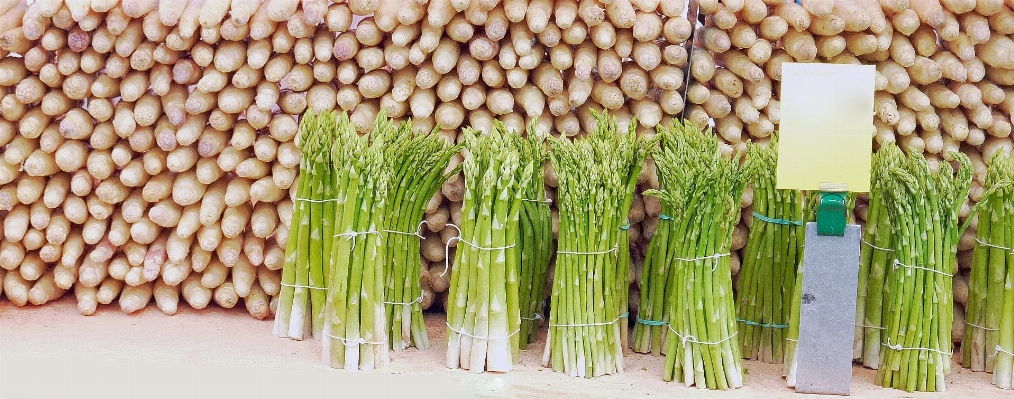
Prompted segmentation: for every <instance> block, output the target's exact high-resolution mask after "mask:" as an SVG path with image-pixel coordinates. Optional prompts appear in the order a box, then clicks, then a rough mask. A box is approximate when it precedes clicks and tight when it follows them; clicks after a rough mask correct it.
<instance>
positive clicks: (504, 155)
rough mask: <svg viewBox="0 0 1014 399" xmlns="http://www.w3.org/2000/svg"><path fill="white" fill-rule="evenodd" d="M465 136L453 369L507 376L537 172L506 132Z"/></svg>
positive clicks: (451, 332) (450, 350) (451, 310)
mask: <svg viewBox="0 0 1014 399" xmlns="http://www.w3.org/2000/svg"><path fill="white" fill-rule="evenodd" d="M478 134H479V133H478V132H476V131H475V130H472V129H465V131H464V140H463V144H464V147H465V150H466V154H465V160H464V162H463V164H462V165H463V167H464V173H465V197H464V201H463V203H462V207H461V214H462V218H461V219H462V226H461V227H460V236H459V237H458V247H457V248H458V250H457V251H456V254H455V267H454V273H453V274H452V275H451V286H450V291H449V292H448V295H449V298H448V304H447V367H449V368H459V367H460V368H463V369H468V370H470V371H471V372H473V373H481V372H483V371H484V370H489V371H501V372H507V371H510V370H511V369H513V367H514V364H515V363H516V362H517V359H518V353H519V352H520V350H519V337H518V333H519V329H520V328H521V308H520V303H519V298H518V288H519V287H518V269H519V265H518V263H519V261H520V253H519V252H520V248H519V247H518V245H517V239H518V237H519V227H518V225H519V222H520V214H521V202H522V201H521V199H522V198H523V197H522V194H523V192H524V187H525V186H526V185H527V184H528V180H529V179H531V176H532V173H533V170H534V167H533V165H532V164H522V162H521V155H520V153H519V148H520V142H521V141H522V138H521V137H520V135H519V134H518V133H517V132H506V131H505V129H498V130H494V131H493V132H491V133H490V134H483V135H478Z"/></svg>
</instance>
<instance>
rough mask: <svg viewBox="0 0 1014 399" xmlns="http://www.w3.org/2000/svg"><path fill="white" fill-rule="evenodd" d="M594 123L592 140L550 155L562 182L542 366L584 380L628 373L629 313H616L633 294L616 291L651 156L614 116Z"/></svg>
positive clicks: (570, 143) (561, 145) (565, 144)
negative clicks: (631, 214)
mask: <svg viewBox="0 0 1014 399" xmlns="http://www.w3.org/2000/svg"><path fill="white" fill-rule="evenodd" d="M595 119H596V128H595V130H592V131H589V132H588V133H587V135H586V136H583V137H579V138H577V139H574V140H571V139H568V138H559V139H553V140H550V145H551V150H550V152H549V158H550V160H551V161H552V165H553V170H554V171H555V173H556V177H557V179H558V181H559V184H560V186H559V187H560V189H559V195H558V197H557V199H556V202H557V206H558V207H559V210H560V222H559V231H560V234H559V241H558V244H557V251H556V268H555V275H554V278H553V289H552V298H551V301H550V302H551V303H550V306H549V309H550V310H549V337H548V338H547V340H546V349H545V352H544V355H543V361H542V363H543V366H544V367H552V368H553V371H556V372H564V373H566V374H567V375H569V376H573V377H585V378H591V377H596V376H601V375H605V374H614V373H620V372H623V352H624V347H623V342H622V336H621V330H623V329H626V328H627V327H626V325H621V324H620V322H621V321H622V319H624V318H625V317H626V312H625V311H624V312H623V313H618V312H619V309H620V307H619V303H622V302H620V301H621V299H620V297H621V296H626V295H627V292H626V290H618V289H617V288H618V287H623V288H626V287H627V286H628V285H629V282H626V280H627V279H628V275H627V272H626V271H625V270H622V269H621V268H622V267H623V265H622V264H621V262H620V261H619V260H618V258H617V256H618V252H619V245H620V243H621V242H623V241H621V240H620V238H619V236H620V235H621V234H624V231H623V230H621V229H620V227H621V226H624V225H625V224H626V219H627V216H628V215H627V213H628V211H627V210H628V209H630V203H631V201H632V200H633V196H634V186H635V185H636V183H637V177H638V175H639V174H640V170H641V167H642V165H643V164H644V159H645V157H646V156H647V153H648V148H647V146H648V143H647V142H646V140H645V139H643V138H641V137H638V136H636V135H635V132H634V128H633V125H631V127H630V128H629V129H628V130H627V131H622V130H619V128H618V126H617V122H616V118H615V117H613V116H610V115H609V114H608V113H602V114H599V113H595ZM617 280H623V281H624V283H622V284H620V283H618V282H617Z"/></svg>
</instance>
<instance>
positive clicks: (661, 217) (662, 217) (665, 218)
mask: <svg viewBox="0 0 1014 399" xmlns="http://www.w3.org/2000/svg"><path fill="white" fill-rule="evenodd" d="M658 218H659V219H661V220H673V219H672V217H670V216H669V215H666V214H664V213H663V214H661V215H658Z"/></svg>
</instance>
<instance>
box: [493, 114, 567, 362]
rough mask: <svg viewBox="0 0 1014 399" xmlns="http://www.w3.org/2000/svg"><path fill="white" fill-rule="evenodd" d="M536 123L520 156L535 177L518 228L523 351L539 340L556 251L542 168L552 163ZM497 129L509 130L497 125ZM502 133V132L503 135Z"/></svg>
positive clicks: (526, 188)
mask: <svg viewBox="0 0 1014 399" xmlns="http://www.w3.org/2000/svg"><path fill="white" fill-rule="evenodd" d="M536 124H537V121H533V122H532V123H531V124H529V126H528V136H527V139H525V140H521V141H520V144H521V148H520V156H521V162H522V164H525V165H528V164H530V165H532V168H533V173H532V178H531V179H529V181H528V184H526V185H525V186H524V187H523V192H522V195H523V197H524V198H523V199H522V202H521V212H520V214H519V218H520V219H519V225H518V241H517V242H518V246H519V247H520V248H519V251H518V252H519V254H520V255H521V257H520V259H519V260H518V261H519V262H520V263H519V264H520V268H521V270H520V277H521V278H520V281H519V291H518V294H519V296H520V298H519V301H520V304H521V315H520V317H521V332H520V333H518V335H519V336H518V342H519V345H520V349H526V348H527V347H528V345H529V344H531V343H534V342H535V340H536V335H537V334H536V333H537V330H538V327H539V322H540V321H541V320H542V319H543V316H542V315H543V302H544V301H543V300H544V298H545V294H544V292H543V291H544V289H545V286H546V274H547V272H548V271H549V259H550V257H551V256H552V251H553V218H552V214H551V213H550V208H549V201H548V199H547V197H546V189H545V174H543V173H542V169H543V167H544V165H545V164H546V162H547V161H548V160H549V152H548V149H547V148H546V138H545V136H544V135H540V134H538V133H537V132H536V130H535V127H536V126H537V125H536ZM495 128H496V129H497V130H503V129H506V128H505V127H504V125H503V124H501V123H499V122H495ZM501 134H503V133H501Z"/></svg>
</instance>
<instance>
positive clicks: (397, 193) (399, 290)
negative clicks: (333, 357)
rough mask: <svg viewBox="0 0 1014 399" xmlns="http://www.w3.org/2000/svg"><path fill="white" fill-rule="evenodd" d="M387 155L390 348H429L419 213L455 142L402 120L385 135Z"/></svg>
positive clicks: (442, 178) (436, 185)
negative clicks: (390, 170) (416, 129)
mask: <svg viewBox="0 0 1014 399" xmlns="http://www.w3.org/2000/svg"><path fill="white" fill-rule="evenodd" d="M387 142H388V143H389V144H388V148H387V150H386V154H387V155H388V157H387V161H386V162H388V163H389V164H391V165H395V166H396V168H397V169H396V170H395V171H394V172H393V174H392V176H391V181H390V182H389V183H388V189H389V191H388V194H387V195H388V198H387V201H388V202H387V203H388V212H387V226H388V227H387V231H386V233H387V234H386V235H385V239H386V241H385V242H384V245H385V246H386V251H387V256H388V258H389V263H388V266H389V270H387V272H386V276H385V277H386V281H385V293H384V304H385V305H386V308H387V309H386V310H387V321H388V337H389V339H390V348H391V349H392V350H394V351H396V352H397V351H401V350H402V349H405V348H408V347H409V346H415V347H416V348H419V349H427V348H429V337H428V336H427V334H426V324H425V321H424V320H423V316H422V286H421V285H420V280H419V279H420V270H419V250H420V244H421V239H422V237H423V236H422V235H421V234H420V232H419V230H420V229H421V228H422V221H423V213H424V211H425V210H426V206H427V204H428V203H429V201H430V198H432V197H433V193H435V192H436V191H437V190H438V189H440V185H441V184H443V183H444V181H446V180H447V178H448V177H450V176H452V175H455V174H457V173H458V171H459V170H460V167H458V168H453V169H452V170H449V171H447V172H446V173H445V169H447V166H448V163H449V161H450V159H451V157H452V156H453V155H454V154H455V153H457V152H458V150H459V149H460V147H458V146H453V145H449V144H447V142H446V141H445V140H443V139H441V138H440V136H439V135H438V134H437V130H434V131H432V132H430V133H429V134H421V135H417V136H415V137H413V135H412V123H411V122H404V123H402V124H400V125H399V126H398V128H397V129H395V137H394V138H392V139H390V140H387Z"/></svg>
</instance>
